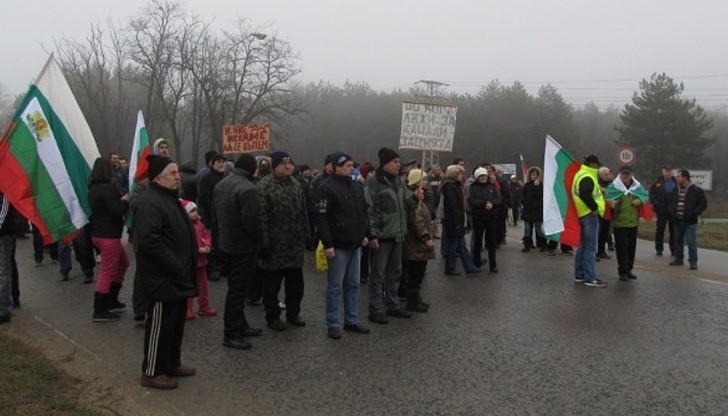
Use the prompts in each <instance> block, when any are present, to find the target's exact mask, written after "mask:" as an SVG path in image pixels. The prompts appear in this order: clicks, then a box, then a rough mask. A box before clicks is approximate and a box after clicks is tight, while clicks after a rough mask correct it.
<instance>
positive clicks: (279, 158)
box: [270, 150, 291, 169]
mask: <svg viewBox="0 0 728 416" xmlns="http://www.w3.org/2000/svg"><path fill="white" fill-rule="evenodd" d="M285 158H288V159H289V160H290V159H291V156H290V155H288V153H286V152H284V151H282V150H277V151H275V152H273V153H271V154H270V164H271V169H275V168H276V166H278V165H280V164H281V162H283V159H285Z"/></svg>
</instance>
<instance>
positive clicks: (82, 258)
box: [58, 227, 96, 275]
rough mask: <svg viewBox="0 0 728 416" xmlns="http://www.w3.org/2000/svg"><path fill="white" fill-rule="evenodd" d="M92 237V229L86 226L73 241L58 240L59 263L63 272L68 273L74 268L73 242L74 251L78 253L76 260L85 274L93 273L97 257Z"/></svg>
mask: <svg viewBox="0 0 728 416" xmlns="http://www.w3.org/2000/svg"><path fill="white" fill-rule="evenodd" d="M90 237H91V236H90V230H89V229H88V227H84V228H82V229H81V232H80V233H79V234H78V235H77V236H76V238H75V239H74V240H73V243H65V242H63V241H59V242H58V264H59V265H60V268H61V274H68V273H70V272H71V269H72V268H73V264H72V263H71V244H72V245H73V251H74V252H75V254H76V261H77V262H78V264H80V265H81V269H82V270H83V273H84V275H89V274H90V275H93V272H94V267H95V266H96V259H95V258H94V249H93V245H92V243H91V238H90Z"/></svg>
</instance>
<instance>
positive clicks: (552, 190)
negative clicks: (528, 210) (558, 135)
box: [543, 135, 581, 246]
mask: <svg viewBox="0 0 728 416" xmlns="http://www.w3.org/2000/svg"><path fill="white" fill-rule="evenodd" d="M580 168H581V164H580V163H579V162H577V161H576V159H574V158H573V157H572V156H571V155H570V154H569V152H567V151H566V150H564V148H562V147H561V145H560V144H559V143H558V142H557V141H556V140H554V139H553V138H552V137H551V136H549V135H547V136H546V150H545V152H544V162H543V231H544V234H545V235H546V238H548V239H550V240H554V241H560V242H561V243H563V244H567V245H570V246H578V245H579V242H580V239H581V226H580V225H579V217H578V215H577V214H576V206H575V205H574V200H573V199H572V197H571V193H572V185H573V184H574V176H575V175H576V172H578V171H579V169H580Z"/></svg>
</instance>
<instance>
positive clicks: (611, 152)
mask: <svg viewBox="0 0 728 416" xmlns="http://www.w3.org/2000/svg"><path fill="white" fill-rule="evenodd" d="M270 30H271V28H264V27H252V26H251V25H249V24H248V23H247V22H245V21H239V22H238V23H237V26H236V28H235V30H231V31H227V30H214V29H213V28H212V25H211V22H205V21H203V20H201V19H200V18H199V17H197V16H195V15H194V14H192V13H190V12H189V11H187V10H186V8H185V7H184V5H183V4H181V3H176V2H171V1H164V0H150V1H149V3H147V5H145V6H144V7H143V8H142V9H140V10H139V12H138V13H137V14H136V15H134V16H132V17H131V18H129V19H128V20H127V21H126V22H125V23H122V24H118V25H116V24H113V23H111V22H107V23H105V24H101V23H99V24H97V25H95V26H94V27H93V28H92V30H91V33H90V35H89V36H88V37H87V38H86V39H84V40H75V39H63V40H61V41H59V42H57V44H56V45H55V53H56V56H57V58H58V59H59V61H60V62H61V65H62V67H63V69H64V72H65V74H66V77H67V79H68V81H69V83H70V84H71V88H72V89H73V91H74V94H75V95H76V98H77V100H78V101H79V104H80V106H81V108H82V110H83V112H84V114H85V115H86V119H87V120H88V122H89V125H90V126H91V130H92V131H93V133H94V136H95V137H96V141H97V143H98V147H99V150H100V151H101V153H102V154H106V153H108V152H112V151H114V152H120V153H121V154H129V153H130V151H131V146H132V137H133V133H134V125H135V120H136V112H137V111H138V110H140V109H141V110H143V112H144V116H145V119H146V124H147V129H148V131H149V133H150V135H151V137H165V138H167V139H169V140H171V141H172V143H173V146H172V147H173V155H174V157H175V158H176V159H178V160H180V161H187V160H193V161H194V162H195V163H196V164H197V165H199V164H200V163H201V162H200V160H201V155H202V154H204V152H205V151H207V150H209V149H215V150H220V144H221V143H220V142H221V133H222V126H223V125H225V124H243V123H250V122H260V121H266V122H270V123H271V125H272V132H273V137H272V147H273V149H272V150H276V149H283V150H287V151H288V152H289V153H291V154H292V155H293V156H294V158H295V160H296V161H297V162H298V163H308V164H309V165H311V166H312V167H314V168H317V167H320V166H321V165H322V164H323V159H324V156H325V154H326V153H327V152H331V151H334V150H337V149H342V150H345V151H347V152H350V153H351V154H353V155H354V156H355V157H356V158H357V159H359V160H361V161H364V160H371V161H373V162H376V154H377V149H379V148H380V147H382V146H388V147H393V148H396V147H397V145H398V141H399V133H400V125H401V111H402V101H403V100H408V99H412V98H419V99H435V100H437V101H448V102H451V103H454V104H456V105H457V108H458V109H457V127H456V132H455V140H454V149H453V152H452V153H441V154H440V163H441V164H443V165H447V164H449V163H450V161H451V160H452V158H453V157H456V156H457V157H463V158H465V159H466V160H467V161H468V162H469V166H473V163H480V162H484V161H490V162H494V163H518V161H519V155H523V157H524V159H525V162H526V164H528V165H542V164H543V150H544V137H545V136H546V134H550V135H551V136H553V137H554V138H556V139H557V140H558V141H559V142H560V143H561V144H562V145H563V146H564V147H565V148H566V149H567V150H568V151H569V152H570V153H572V154H573V156H575V157H577V158H581V157H583V156H584V155H585V154H587V153H595V154H597V155H599V156H600V158H601V159H602V161H603V162H604V163H606V164H607V165H609V166H613V167H617V166H618V165H619V161H618V160H617V153H618V149H619V148H620V144H618V143H620V142H622V137H621V136H620V134H619V132H618V131H617V127H620V126H622V120H621V118H620V115H622V114H623V112H624V110H625V109H624V108H614V107H611V108H607V109H600V108H598V107H597V106H596V105H594V104H589V105H587V106H585V107H584V108H582V109H575V108H573V107H572V106H571V105H569V104H568V103H567V102H565V101H564V99H563V98H562V96H561V95H560V93H559V91H558V90H557V89H556V88H554V87H553V86H551V85H544V86H542V87H541V88H540V89H539V90H538V92H537V93H536V94H535V95H533V94H530V93H529V92H528V91H527V90H526V89H525V87H524V86H523V85H522V84H520V83H517V82H516V83H514V84H511V85H505V84H502V83H499V82H498V81H497V80H496V81H493V82H491V83H490V85H488V86H486V87H484V88H482V89H481V90H480V91H479V92H477V93H475V94H449V93H447V90H446V88H440V89H437V88H435V89H432V90H425V89H424V88H422V87H419V88H411V89H409V90H394V91H389V92H381V91H375V90H373V89H372V88H370V87H369V86H368V85H367V84H366V83H364V82H347V83H345V84H344V85H343V86H339V85H332V84H331V83H328V82H325V81H322V82H319V83H311V84H308V85H302V84H300V83H299V81H298V78H299V77H298V75H299V74H300V72H301V67H300V63H299V61H298V58H297V56H296V53H295V51H294V49H293V47H292V46H291V44H290V42H288V41H286V40H284V39H280V38H279V37H277V36H275V35H274V34H273V33H270ZM635 89H636V93H637V90H638V87H637V86H636V88H635ZM3 98H4V100H3ZM3 103H4V107H5V110H6V111H5V112H4V116H5V118H6V120H7V116H8V113H9V112H10V111H8V110H9V108H10V107H11V106H10V105H9V101H8V100H7V97H3V94H2V92H1V91H0V110H2V107H3ZM625 104H628V103H625ZM707 116H708V117H709V118H710V119H711V120H712V127H711V128H710V131H709V134H710V135H711V137H714V138H715V139H716V140H715V141H714V143H712V144H711V145H710V147H709V148H708V149H707V151H706V152H705V154H706V156H708V157H709V160H705V161H702V163H701V166H689V167H690V168H694V169H712V170H713V171H714V175H713V178H714V189H726V188H728V180H726V179H724V178H725V177H726V175H727V174H728V171H727V170H728V167H726V166H725V165H726V164H724V163H722V161H724V160H727V159H728V116H727V115H726V114H725V113H723V112H721V113H708V114H707ZM685 145H686V146H690V145H691V144H690V142H686V144H685ZM401 153H402V155H403V156H404V157H406V158H419V157H420V153H419V152H416V151H402V152H401ZM637 158H638V159H639V158H640V154H639V152H638V154H637ZM650 170H651V169H650ZM656 173H657V172H644V174H643V175H642V176H643V180H645V181H649V180H652V176H655V175H656ZM644 176H650V177H648V178H645V177H644Z"/></svg>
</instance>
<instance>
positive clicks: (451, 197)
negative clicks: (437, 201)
mask: <svg viewBox="0 0 728 416" xmlns="http://www.w3.org/2000/svg"><path fill="white" fill-rule="evenodd" d="M442 204H443V205H442V206H443V216H442V231H443V232H444V233H445V235H446V236H447V237H459V236H461V235H465V195H464V194H463V187H462V185H461V184H460V181H453V180H445V181H444V182H443V184H442Z"/></svg>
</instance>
